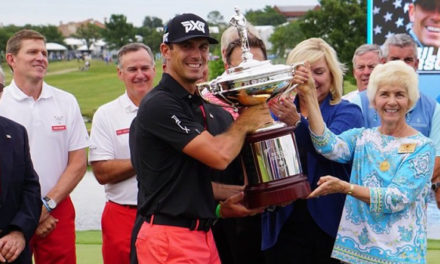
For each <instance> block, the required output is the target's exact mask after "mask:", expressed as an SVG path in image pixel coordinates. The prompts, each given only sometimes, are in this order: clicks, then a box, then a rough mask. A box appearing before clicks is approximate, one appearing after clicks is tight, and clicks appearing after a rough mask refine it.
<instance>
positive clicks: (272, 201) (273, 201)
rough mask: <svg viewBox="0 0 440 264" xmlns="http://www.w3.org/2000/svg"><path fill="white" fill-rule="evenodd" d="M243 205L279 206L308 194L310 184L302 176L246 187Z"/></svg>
mask: <svg viewBox="0 0 440 264" xmlns="http://www.w3.org/2000/svg"><path fill="white" fill-rule="evenodd" d="M244 194H245V196H244V205H245V206H246V207H247V208H250V209H253V208H259V207H267V206H270V205H281V204H285V203H287V202H292V201H295V200H297V199H304V198H306V197H307V195H309V194H310V184H309V182H308V181H307V177H306V176H305V175H304V174H297V175H295V176H291V177H287V178H283V179H279V180H275V181H270V182H265V183H260V184H256V185H251V186H247V187H246V189H245V190H244Z"/></svg>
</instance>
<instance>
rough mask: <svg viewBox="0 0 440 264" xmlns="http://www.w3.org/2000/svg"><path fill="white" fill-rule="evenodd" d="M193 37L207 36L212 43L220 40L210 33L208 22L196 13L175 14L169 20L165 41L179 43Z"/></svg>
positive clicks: (164, 36)
mask: <svg viewBox="0 0 440 264" xmlns="http://www.w3.org/2000/svg"><path fill="white" fill-rule="evenodd" d="M192 38H206V39H207V40H208V42H209V43H210V44H217V43H218V41H217V40H216V39H214V38H212V37H211V36H210V35H209V27H208V23H206V21H205V20H203V18H201V17H199V16H197V15H194V14H189V13H188V14H182V15H178V16H175V17H174V18H173V19H171V20H170V22H168V24H167V26H166V27H165V33H164V35H163V42H164V43H179V42H183V41H185V40H188V39H192Z"/></svg>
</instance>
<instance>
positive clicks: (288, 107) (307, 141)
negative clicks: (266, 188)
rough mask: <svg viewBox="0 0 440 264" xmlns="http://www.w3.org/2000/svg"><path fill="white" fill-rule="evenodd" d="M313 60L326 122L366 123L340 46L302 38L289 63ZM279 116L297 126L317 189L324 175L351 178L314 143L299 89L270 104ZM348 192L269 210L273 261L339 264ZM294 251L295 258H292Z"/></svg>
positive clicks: (340, 126)
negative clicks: (337, 248)
mask: <svg viewBox="0 0 440 264" xmlns="http://www.w3.org/2000/svg"><path fill="white" fill-rule="evenodd" d="M305 61H307V62H309V63H310V65H311V75H312V80H313V82H314V85H315V87H316V89H315V91H316V92H315V96H316V100H317V101H318V104H319V108H320V109H321V111H322V113H323V116H324V121H325V123H326V125H327V126H328V127H329V129H330V130H331V131H333V132H334V133H336V134H340V133H341V132H343V131H345V130H348V129H351V128H354V127H361V126H362V124H363V119H362V114H361V110H360V108H359V107H357V106H356V105H354V104H351V103H349V102H348V101H345V100H341V96H342V85H343V72H344V70H345V68H344V66H343V65H342V64H341V63H340V62H339V60H338V58H337V55H336V52H335V50H334V49H333V48H332V47H331V46H330V45H329V44H327V43H326V42H325V41H324V40H322V39H319V38H311V39H307V40H305V41H303V42H301V43H299V44H298V45H297V46H296V47H295V48H294V49H293V50H292V51H291V52H290V54H289V56H288V59H287V63H288V64H294V63H299V62H305ZM269 107H270V109H271V111H272V113H273V115H274V116H276V117H277V118H278V119H280V120H281V121H283V122H285V123H286V124H288V125H291V126H296V128H295V136H296V140H297V143H298V149H299V153H300V158H301V165H302V169H303V172H304V173H305V174H306V175H307V177H308V180H309V183H310V185H311V187H312V189H314V188H316V187H317V182H318V180H319V178H320V177H321V176H323V175H328V174H331V175H335V176H337V177H339V178H340V179H343V180H348V179H349V175H350V169H351V166H350V165H347V164H338V163H337V162H333V161H330V160H327V159H326V158H325V157H323V156H322V155H320V154H319V153H318V152H316V150H315V149H314V147H313V144H312V141H311V138H310V135H309V122H308V120H307V118H308V116H309V114H310V111H309V108H308V105H307V104H306V103H305V101H304V97H303V94H302V93H301V91H298V95H297V96H296V98H295V100H294V102H292V100H289V99H281V100H280V101H278V99H277V98H276V99H275V100H273V101H271V102H270V103H269ZM344 200H345V194H334V195H329V196H327V197H322V198H319V199H310V200H307V201H306V200H297V201H295V202H294V203H292V204H291V205H289V206H287V207H280V208H278V209H277V210H275V211H274V212H271V213H265V214H264V215H263V222H262V224H263V229H262V230H263V249H265V254H266V257H267V259H268V261H270V263H338V261H336V260H334V259H333V260H332V259H331V258H330V254H331V250H332V248H333V243H334V240H335V237H336V232H337V228H338V224H339V220H340V217H341V213H342V208H343V205H344ZM288 256H289V257H288Z"/></svg>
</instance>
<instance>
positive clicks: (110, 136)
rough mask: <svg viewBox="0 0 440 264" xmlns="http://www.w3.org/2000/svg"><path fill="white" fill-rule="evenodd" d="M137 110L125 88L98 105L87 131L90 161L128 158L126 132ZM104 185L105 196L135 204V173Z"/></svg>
mask: <svg viewBox="0 0 440 264" xmlns="http://www.w3.org/2000/svg"><path fill="white" fill-rule="evenodd" d="M137 111H138V107H137V106H136V105H135V104H134V103H133V102H132V101H131V100H130V98H129V97H128V95H127V92H125V93H124V94H122V95H121V96H119V97H118V98H116V99H115V100H113V101H111V102H109V103H107V104H104V105H102V106H100V107H99V108H98V110H97V111H96V113H95V115H94V116H93V122H92V129H91V132H90V150H89V162H92V161H101V160H113V159H130V147H129V145H128V138H129V136H128V135H129V132H130V125H131V122H132V121H133V119H134V118H135V117H136V114H137ZM104 188H105V193H106V196H107V199H108V200H111V201H113V202H116V203H118V204H130V205H136V204H137V191H138V187H137V180H136V176H133V177H130V178H128V179H125V180H123V181H120V182H118V183H107V184H105V185H104Z"/></svg>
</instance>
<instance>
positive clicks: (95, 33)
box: [74, 23, 103, 48]
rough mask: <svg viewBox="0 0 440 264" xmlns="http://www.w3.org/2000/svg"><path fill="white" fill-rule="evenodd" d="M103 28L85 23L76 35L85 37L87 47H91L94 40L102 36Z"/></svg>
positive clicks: (81, 37)
mask: <svg viewBox="0 0 440 264" xmlns="http://www.w3.org/2000/svg"><path fill="white" fill-rule="evenodd" d="M102 30H103V29H102V28H100V27H98V26H97V25H95V24H92V23H89V24H84V25H81V26H80V27H79V28H78V30H77V31H76V34H75V35H74V37H76V38H79V39H84V40H85V41H86V46H87V48H90V45H92V43H93V42H94V41H96V40H98V39H99V38H101V37H102V34H101V32H102Z"/></svg>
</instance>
